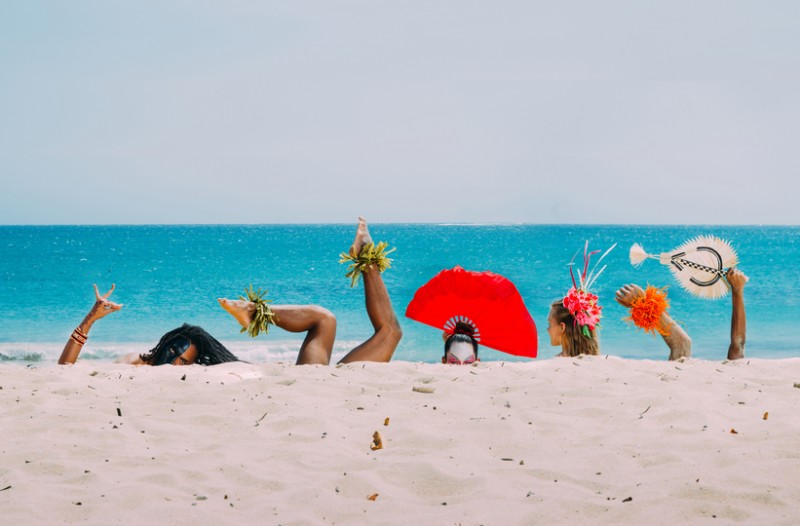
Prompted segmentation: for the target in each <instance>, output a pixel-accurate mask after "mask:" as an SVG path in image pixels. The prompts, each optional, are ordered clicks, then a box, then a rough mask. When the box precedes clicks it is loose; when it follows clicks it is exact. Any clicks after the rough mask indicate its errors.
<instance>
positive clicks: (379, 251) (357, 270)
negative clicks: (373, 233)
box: [339, 241, 395, 287]
mask: <svg viewBox="0 0 800 526" xmlns="http://www.w3.org/2000/svg"><path fill="white" fill-rule="evenodd" d="M388 246H389V244H388V243H386V242H385V241H381V242H379V243H378V244H377V245H376V244H374V243H367V244H366V245H364V246H363V247H361V252H359V254H358V255H357V256H351V255H350V254H348V253H347V252H342V253H341V254H339V257H340V258H341V259H339V263H347V262H351V263H350V266H348V267H347V273H346V274H345V277H348V278H350V286H351V287H355V286H356V284H357V283H358V278H360V277H361V274H363V273H364V271H365V270H367V269H368V268H370V267H371V266H373V265H374V266H375V267H377V268H378V270H379V271H380V272H383V271H384V270H386V269H387V268H391V267H392V260H391V259H389V258H388V257H387V256H388V255H389V254H391V253H392V252H394V251H395V249H391V250H386V247H388Z"/></svg>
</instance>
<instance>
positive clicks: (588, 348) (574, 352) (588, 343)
mask: <svg viewBox="0 0 800 526" xmlns="http://www.w3.org/2000/svg"><path fill="white" fill-rule="evenodd" d="M550 315H551V316H552V317H553V319H554V320H555V322H556V323H563V324H564V334H562V336H561V349H562V350H563V351H564V354H566V355H567V356H578V355H579V354H590V355H592V356H597V355H599V354H600V342H599V341H598V339H597V331H595V330H594V329H589V334H590V335H591V338H589V337H587V336H586V335H585V334H583V329H582V328H581V326H579V325H578V324H577V323H575V318H574V317H573V316H572V314H570V313H569V310H567V308H566V307H565V306H564V303H563V300H557V301H554V302H553V303H552V304H551V305H550Z"/></svg>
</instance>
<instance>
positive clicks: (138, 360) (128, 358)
mask: <svg viewBox="0 0 800 526" xmlns="http://www.w3.org/2000/svg"><path fill="white" fill-rule="evenodd" d="M114 363H129V364H131V365H144V362H143V361H142V357H141V356H139V354H138V353H135V352H132V353H128V354H125V355H123V356H120V357H119V358H117V359H116V360H114Z"/></svg>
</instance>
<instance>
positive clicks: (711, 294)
mask: <svg viewBox="0 0 800 526" xmlns="http://www.w3.org/2000/svg"><path fill="white" fill-rule="evenodd" d="M630 258H631V264H632V265H634V266H636V267H638V266H639V265H641V264H642V263H643V262H644V260H645V259H648V258H650V259H657V260H659V261H660V262H661V264H662V265H667V266H668V267H669V269H670V270H671V271H672V274H673V276H675V279H676V280H678V283H680V285H681V286H682V287H683V288H684V289H686V290H687V291H688V292H690V293H691V294H694V295H695V296H699V297H701V298H707V299H717V298H721V297H722V296H724V295H726V294H727V293H728V288H729V285H728V281H727V280H726V279H725V273H726V272H727V271H728V269H729V268H730V267H735V266H736V265H737V264H738V263H739V257H738V256H737V255H736V251H735V250H734V249H733V247H731V245H730V244H729V243H728V242H727V241H724V240H722V239H720V238H718V237H715V236H699V237H696V238H694V239H692V240H690V241H687V242H686V243H684V244H683V245H681V246H680V247H678V248H676V249H675V250H672V251H670V252H662V253H661V254H659V255H654V254H648V253H647V252H645V250H644V248H642V246H641V245H639V244H638V243H637V244H635V245H633V246H632V247H631V252H630Z"/></svg>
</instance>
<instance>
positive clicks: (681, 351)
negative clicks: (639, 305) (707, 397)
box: [614, 284, 692, 360]
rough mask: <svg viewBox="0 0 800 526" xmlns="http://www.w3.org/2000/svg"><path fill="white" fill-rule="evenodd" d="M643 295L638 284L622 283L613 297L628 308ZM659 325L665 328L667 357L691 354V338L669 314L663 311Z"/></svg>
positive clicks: (674, 357) (674, 358)
mask: <svg viewBox="0 0 800 526" xmlns="http://www.w3.org/2000/svg"><path fill="white" fill-rule="evenodd" d="M642 296H644V290H642V288H641V287H640V286H639V285H635V284H629V285H624V286H623V287H622V288H620V289H619V290H618V291H617V294H616V296H615V297H614V299H616V300H617V302H618V303H619V304H620V305H622V306H624V307H627V308H630V307H631V305H632V303H633V300H635V299H636V298H639V297H642ZM660 323H661V326H662V327H664V328H666V329H667V330H666V331H665V332H667V334H666V336H665V335H663V334H662V335H661V337H662V338H664V342H665V343H666V344H667V347H669V359H670V360H677V359H678V358H688V357H690V356H691V355H692V339H691V338H690V337H689V335H688V334H686V331H684V330H683V328H682V327H681V326H680V325H678V324H677V323H676V322H675V320H673V319H672V318H671V317H670V315H669V314H667V313H666V312H664V313H663V314H662V315H661V318H660Z"/></svg>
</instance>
